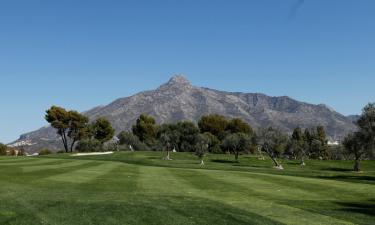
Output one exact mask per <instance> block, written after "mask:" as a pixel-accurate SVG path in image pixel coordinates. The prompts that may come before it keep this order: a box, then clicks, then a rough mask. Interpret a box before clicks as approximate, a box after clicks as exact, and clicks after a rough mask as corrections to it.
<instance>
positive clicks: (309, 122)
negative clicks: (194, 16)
mask: <svg viewBox="0 0 375 225" xmlns="http://www.w3.org/2000/svg"><path fill="white" fill-rule="evenodd" d="M141 113H145V114H148V115H151V116H153V117H155V118H156V120H157V122H158V123H164V122H175V121H180V120H189V121H197V120H198V119H199V118H200V117H202V116H203V115H206V114H212V113H217V114H221V115H224V116H227V117H230V118H233V117H240V118H243V119H244V120H246V121H247V122H248V123H250V124H251V126H253V127H267V126H274V127H279V128H280V129H282V130H284V131H286V132H291V131H292V130H293V129H294V128H295V127H297V126H300V127H304V128H307V127H314V126H317V125H322V126H324V127H325V128H326V130H327V134H328V135H329V136H330V137H331V139H335V140H337V139H341V138H343V137H344V136H345V135H346V134H347V133H348V132H350V131H353V130H355V126H354V124H353V123H352V121H351V120H350V119H349V118H347V117H345V116H343V115H341V114H340V113H338V112H336V111H334V110H333V109H331V108H329V107H328V106H326V105H324V104H320V105H313V104H308V103H304V102H300V101H296V100H294V99H291V98H289V97H287V96H282V97H270V96H267V95H264V94H259V93H241V92H225V91H219V90H214V89H209V88H202V87H195V86H193V85H192V84H191V83H190V82H189V81H188V80H187V79H186V78H185V77H184V76H182V75H177V76H174V77H172V78H171V79H170V80H169V81H168V82H167V83H166V84H163V85H161V86H160V87H159V88H157V89H156V90H152V91H144V92H140V93H138V94H136V95H133V96H130V97H125V98H120V99H117V100H115V101H114V102H112V103H110V104H109V105H106V106H99V107H95V108H93V109H91V110H89V111H86V112H84V114H85V115H87V116H88V117H89V118H90V120H95V119H96V118H99V117H106V118H107V119H109V121H111V123H112V125H113V127H114V128H115V129H116V132H120V131H122V130H129V129H130V128H131V126H132V125H133V124H134V123H135V121H136V119H137V118H138V117H139V115H140V114H141ZM57 140H58V136H57V135H56V132H55V130H54V129H53V128H51V127H43V128H41V129H39V130H37V131H33V132H30V133H27V134H23V135H21V137H20V138H19V139H18V140H17V141H15V142H14V143H12V144H13V145H17V144H20V143H23V144H22V145H24V146H26V147H27V148H28V149H31V150H36V149H38V148H40V147H43V146H46V147H49V148H52V149H56V148H60V149H61V144H60V141H57Z"/></svg>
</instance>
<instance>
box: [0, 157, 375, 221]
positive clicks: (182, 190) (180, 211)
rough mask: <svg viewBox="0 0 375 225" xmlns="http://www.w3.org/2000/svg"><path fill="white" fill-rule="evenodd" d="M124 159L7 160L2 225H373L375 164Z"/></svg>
mask: <svg viewBox="0 0 375 225" xmlns="http://www.w3.org/2000/svg"><path fill="white" fill-rule="evenodd" d="M162 158H163V155H162V153H161V152H116V153H114V154H112V155H102V156H81V157H71V156H70V155H68V154H57V155H50V156H43V157H42V156H41V157H35V158H26V157H17V158H16V157H0V171H1V173H0V224H25V225H26V224H27V225H30V224H67V225H68V224H69V225H71V224H145V225H151V224H160V225H167V224H173V225H175V224H178V225H179V224H181V225H189V224H207V225H211V224H213V225H221V224H374V221H375V163H374V162H373V161H366V162H363V170H364V172H363V173H354V172H352V171H351V168H352V162H351V161H307V166H306V167H304V168H302V167H300V166H299V164H298V162H297V161H286V160H281V162H282V163H283V165H284V167H285V170H284V171H278V170H275V169H273V168H272V163H271V161H269V160H265V161H261V160H258V159H257V158H256V157H255V156H248V155H245V156H241V157H240V162H239V163H237V162H235V161H234V158H233V156H231V155H209V156H208V157H206V159H205V163H206V165H205V166H203V167H202V166H200V165H199V160H198V159H197V158H196V157H195V156H194V155H193V154H191V153H173V154H172V159H173V160H171V161H165V160H162Z"/></svg>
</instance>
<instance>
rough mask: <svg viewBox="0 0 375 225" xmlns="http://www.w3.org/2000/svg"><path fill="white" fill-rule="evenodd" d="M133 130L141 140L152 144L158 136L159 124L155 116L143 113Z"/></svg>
mask: <svg viewBox="0 0 375 225" xmlns="http://www.w3.org/2000/svg"><path fill="white" fill-rule="evenodd" d="M132 131H133V134H134V135H136V136H137V137H138V138H139V140H140V141H142V142H144V143H146V144H148V145H151V144H152V143H153V142H154V141H155V139H156V137H157V134H158V126H157V124H156V121H155V119H154V118H153V117H151V116H147V115H145V114H141V115H140V116H139V118H138V119H137V122H136V124H135V125H133V127H132Z"/></svg>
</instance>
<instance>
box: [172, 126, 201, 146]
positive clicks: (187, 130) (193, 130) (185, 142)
mask: <svg viewBox="0 0 375 225" xmlns="http://www.w3.org/2000/svg"><path fill="white" fill-rule="evenodd" d="M176 127H177V131H178V134H179V142H178V149H179V151H184V152H194V151H195V145H196V141H197V136H198V134H199V129H198V127H197V126H196V125H195V124H194V123H192V122H189V121H183V122H178V123H177V124H176Z"/></svg>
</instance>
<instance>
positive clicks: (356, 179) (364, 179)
mask: <svg viewBox="0 0 375 225" xmlns="http://www.w3.org/2000/svg"><path fill="white" fill-rule="evenodd" d="M318 177H319V178H322V179H328V180H338V181H348V182H356V183H375V177H374V176H351V175H336V176H318Z"/></svg>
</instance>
